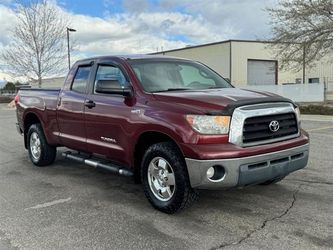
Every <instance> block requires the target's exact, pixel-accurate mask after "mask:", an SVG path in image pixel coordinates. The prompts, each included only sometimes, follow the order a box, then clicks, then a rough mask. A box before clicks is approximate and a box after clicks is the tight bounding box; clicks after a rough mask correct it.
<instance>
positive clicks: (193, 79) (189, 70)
mask: <svg viewBox="0 0 333 250" xmlns="http://www.w3.org/2000/svg"><path fill="white" fill-rule="evenodd" d="M181 67H182V69H181V70H180V71H179V73H180V75H181V77H182V78H183V82H184V85H185V86H188V85H190V84H191V83H192V84H194V83H200V84H201V85H203V86H205V85H207V86H212V87H213V86H215V81H214V80H213V79H211V78H209V77H208V76H207V77H205V75H204V72H200V71H199V69H198V68H195V67H191V66H187V65H181Z"/></svg>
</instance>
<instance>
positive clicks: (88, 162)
mask: <svg viewBox="0 0 333 250" xmlns="http://www.w3.org/2000/svg"><path fill="white" fill-rule="evenodd" d="M62 156H63V157H65V158H67V159H70V160H73V161H76V162H80V163H84V164H86V165H88V166H91V167H94V168H96V169H98V168H99V169H103V170H107V171H109V172H112V173H115V174H119V175H124V176H128V177H130V176H133V172H132V171H130V170H127V169H124V168H122V167H121V166H117V165H115V164H105V163H101V162H99V161H95V160H90V159H87V158H84V157H82V156H78V155H73V154H72V152H70V151H68V152H63V153H62Z"/></svg>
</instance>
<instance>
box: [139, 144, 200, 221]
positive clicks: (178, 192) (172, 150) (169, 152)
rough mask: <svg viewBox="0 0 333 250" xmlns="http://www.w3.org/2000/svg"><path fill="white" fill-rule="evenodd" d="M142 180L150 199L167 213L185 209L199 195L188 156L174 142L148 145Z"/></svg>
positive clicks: (157, 207) (143, 163)
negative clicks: (188, 169) (193, 184)
mask: <svg viewBox="0 0 333 250" xmlns="http://www.w3.org/2000/svg"><path fill="white" fill-rule="evenodd" d="M141 180H142V183H143V187H144V192H145V195H146V197H147V198H148V200H149V202H150V203H151V204H152V206H153V207H155V208H156V209H158V210H160V211H162V212H164V213H168V214H172V213H176V212H178V211H181V210H182V209H184V208H186V207H189V206H190V205H191V204H192V203H193V202H194V201H195V200H196V199H197V197H198V194H197V192H196V191H195V190H194V189H192V187H191V185H190V181H189V178H188V173H187V168H186V164H185V161H184V157H183V156H182V154H181V153H180V152H179V150H178V148H177V147H176V145H174V144H173V143H171V142H163V143H157V144H154V145H152V146H150V147H149V148H148V150H147V151H146V153H145V155H144V157H143V160H142V165H141Z"/></svg>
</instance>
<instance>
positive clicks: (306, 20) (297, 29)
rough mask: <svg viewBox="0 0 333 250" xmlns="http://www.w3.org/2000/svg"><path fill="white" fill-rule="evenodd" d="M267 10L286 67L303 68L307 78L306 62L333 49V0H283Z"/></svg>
mask: <svg viewBox="0 0 333 250" xmlns="http://www.w3.org/2000/svg"><path fill="white" fill-rule="evenodd" d="M267 11H268V12H269V14H270V16H271V24H272V34H273V37H272V39H271V41H272V42H273V43H272V44H273V47H274V48H275V49H276V55H277V56H278V58H279V59H280V62H281V63H280V65H281V67H282V68H289V69H295V70H300V69H301V68H303V78H304V74H305V66H311V65H312V64H313V63H314V62H315V61H316V60H319V59H321V58H322V57H323V56H325V55H326V54H328V53H330V52H332V51H333V0H281V1H280V2H279V4H278V6H277V7H276V8H269V9H267ZM303 81H304V79H303Z"/></svg>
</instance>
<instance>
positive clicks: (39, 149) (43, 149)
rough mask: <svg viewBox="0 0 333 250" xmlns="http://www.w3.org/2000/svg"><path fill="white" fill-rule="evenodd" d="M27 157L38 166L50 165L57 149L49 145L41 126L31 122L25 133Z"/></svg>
mask: <svg viewBox="0 0 333 250" xmlns="http://www.w3.org/2000/svg"><path fill="white" fill-rule="evenodd" d="M27 144H28V152H29V158H30V160H31V161H32V163H33V164H34V165H36V166H38V167H43V166H47V165H50V164H52V163H53V162H54V160H55V158H56V155H57V150H56V147H53V146H50V145H49V144H48V143H47V141H46V138H45V135H44V132H43V129H42V126H41V125H40V124H38V123H37V124H33V125H31V126H30V128H29V130H28V134H27Z"/></svg>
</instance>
